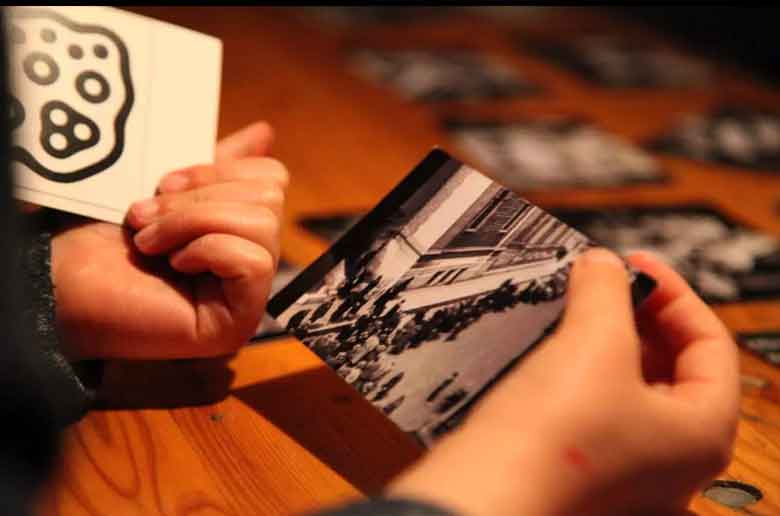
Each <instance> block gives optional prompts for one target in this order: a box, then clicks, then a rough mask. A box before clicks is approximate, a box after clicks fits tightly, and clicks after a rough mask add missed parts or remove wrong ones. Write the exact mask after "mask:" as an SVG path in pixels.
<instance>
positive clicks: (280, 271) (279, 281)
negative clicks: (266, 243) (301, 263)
mask: <svg viewBox="0 0 780 516" xmlns="http://www.w3.org/2000/svg"><path fill="white" fill-rule="evenodd" d="M299 272H301V269H300V267H296V266H295V265H292V264H291V263H289V262H288V261H286V260H285V259H283V258H282V259H281V260H279V265H277V267H276V274H274V278H273V280H272V281H271V292H270V293H269V297H272V296H273V295H274V294H276V293H277V292H279V291H280V290H282V289H283V288H284V287H285V286H287V284H288V283H290V281H292V280H293V278H295V276H297V275H298V273H299ZM285 334H286V332H285V331H284V327H283V326H282V325H280V324H279V323H278V322H276V319H274V318H273V317H271V316H270V315H268V313H266V314H265V315H263V319H262V320H261V321H260V326H258V328H257V333H255V336H254V337H252V339H250V342H261V341H265V340H268V339H272V338H274V337H279V336H282V335H285Z"/></svg>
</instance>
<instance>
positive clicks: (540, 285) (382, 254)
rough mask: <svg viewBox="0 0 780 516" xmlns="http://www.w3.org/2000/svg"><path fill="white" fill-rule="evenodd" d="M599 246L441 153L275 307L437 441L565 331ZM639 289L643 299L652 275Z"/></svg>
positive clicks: (362, 385) (299, 333)
mask: <svg viewBox="0 0 780 516" xmlns="http://www.w3.org/2000/svg"><path fill="white" fill-rule="evenodd" d="M592 245H593V242H592V241H591V240H590V239H589V238H588V237H586V236H585V235H584V234H582V233H580V232H579V231H576V230H575V229H572V228H571V227H569V226H567V225H566V224H564V223H562V222H561V221H559V220H558V219H556V218H554V217H552V216H551V215H549V214H548V213H545V212H544V211H543V210H541V209H540V208H537V207H536V206H533V205H532V204H530V203H529V202H527V201H525V200H523V199H521V198H519V197H517V196H516V195H515V194H513V193H512V192H511V191H510V190H509V189H507V188H506V187H503V186H501V185H499V184H498V183H496V182H494V181H492V180H491V179H489V178H488V177H487V176H485V175H483V174H481V173H480V172H477V171H476V170H474V169H472V168H470V167H468V166H466V165H463V164H462V163H461V162H459V161H457V160H455V159H453V158H451V157H450V156H449V155H447V154H446V153H444V152H442V151H440V150H434V151H433V152H432V153H431V154H430V155H429V156H428V157H427V158H426V159H425V160H424V161H423V162H422V163H421V164H420V165H419V166H418V167H417V168H416V169H415V170H414V171H413V172H412V173H411V174H410V175H409V176H407V177H406V178H405V179H404V180H403V181H402V182H401V184H400V185H398V186H397V187H396V188H395V189H394V190H393V191H392V192H391V193H390V194H389V195H388V196H387V197H385V199H383V200H382V202H381V203H380V204H379V205H378V206H377V207H376V208H374V209H373V210H372V211H371V212H369V213H368V214H367V215H366V216H365V217H364V218H363V219H361V220H360V221H359V222H358V223H357V224H355V225H354V226H353V227H352V228H351V229H350V230H349V231H348V232H347V233H346V234H345V235H344V236H343V237H341V238H340V239H339V240H338V241H337V242H336V243H335V244H334V245H333V246H332V247H331V249H330V250H329V251H328V252H327V253H326V254H324V255H323V256H322V257H320V258H319V259H318V260H317V261H316V262H315V263H314V264H313V265H311V266H310V267H309V268H307V269H306V270H305V271H304V272H302V273H301V274H300V275H299V276H298V277H297V278H296V279H295V280H294V281H293V282H292V283H290V284H289V285H288V286H287V287H286V288H285V289H283V290H282V291H281V292H280V293H279V294H277V295H276V296H275V297H274V298H273V299H272V300H271V302H270V303H269V312H270V313H271V314H272V315H273V316H275V317H276V318H277V320H278V321H279V323H280V324H282V325H284V326H285V329H286V330H287V331H289V332H290V333H292V334H294V335H295V336H296V337H298V338H299V339H300V340H301V341H303V342H304V343H305V344H306V345H307V346H308V347H309V348H310V349H312V350H313V351H314V352H315V353H316V354H317V355H319V356H320V357H321V358H322V359H323V360H324V361H325V362H326V363H327V364H328V365H329V366H331V367H332V368H333V369H335V370H336V371H337V373H338V374H339V375H340V376H342V378H344V380H345V381H347V382H348V383H350V384H351V385H353V386H354V387H355V388H356V389H357V390H359V391H360V392H361V393H362V394H363V395H364V396H365V398H367V399H368V400H369V401H371V402H372V403H373V404H374V405H375V406H376V407H377V408H379V409H380V410H382V411H383V412H384V413H385V414H387V416H388V417H389V418H390V419H391V420H392V421H394V422H395V423H396V424H397V425H398V426H399V427H400V428H401V429H402V430H404V431H406V432H409V433H411V434H413V435H415V436H416V437H417V438H418V439H419V440H420V441H421V442H422V443H424V444H425V445H430V444H431V443H432V442H433V441H434V440H435V439H436V438H437V437H438V436H440V435H442V434H444V433H446V432H447V431H448V430H449V429H451V428H453V427H454V426H455V425H456V424H457V423H458V422H459V421H460V420H461V419H462V417H463V415H464V414H465V413H466V412H467V411H468V408H469V407H470V406H471V405H472V403H474V402H475V401H476V400H477V399H478V398H479V397H480V395H481V394H482V393H484V392H485V391H486V389H488V388H489V386H490V385H492V383H493V382H494V381H496V379H497V378H499V377H500V376H501V375H502V374H503V373H504V372H505V371H507V370H509V368H511V367H512V365H513V364H514V363H515V362H516V361H517V360H518V359H519V358H520V357H521V356H522V355H523V354H524V353H526V352H527V351H528V350H529V349H530V348H531V347H532V346H534V345H535V344H536V343H537V342H539V341H540V340H541V339H543V338H544V337H545V336H546V335H547V334H548V333H549V332H550V331H551V330H552V328H553V327H554V325H555V323H556V321H557V320H558V319H559V317H560V315H561V312H562V310H563V308H564V301H565V299H564V298H565V293H566V286H567V283H568V275H569V271H570V268H571V264H572V261H573V260H574V259H575V258H576V257H577V256H578V255H579V254H581V253H582V252H583V251H585V250H586V249H588V248H589V247H591V246H592ZM633 285H634V288H635V293H634V294H635V299H636V300H639V299H642V298H643V297H644V296H646V295H647V294H648V293H649V291H650V289H652V286H653V282H652V280H650V279H649V278H647V277H646V276H644V275H635V280H634V282H633ZM507 335H511V338H507Z"/></svg>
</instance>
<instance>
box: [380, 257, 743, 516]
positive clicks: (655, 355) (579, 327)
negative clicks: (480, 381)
mask: <svg viewBox="0 0 780 516" xmlns="http://www.w3.org/2000/svg"><path fill="white" fill-rule="evenodd" d="M631 261H632V263H633V264H634V266H636V267H638V268H639V269H641V270H643V271H645V272H646V273H648V274H649V275H651V276H652V277H654V278H655V279H656V280H657V281H658V288H657V290H656V291H655V292H654V293H653V294H652V295H651V297H650V298H649V299H648V300H646V301H645V302H644V304H643V305H642V306H641V307H640V309H639V311H638V313H637V324H636V325H635V323H634V314H633V312H632V306H631V301H630V294H629V283H628V281H627V274H626V271H625V268H624V266H623V265H622V263H621V262H620V261H619V259H618V258H617V257H616V256H615V255H613V254H612V253H609V252H607V251H605V250H594V251H590V252H588V253H586V254H585V255H584V256H582V257H580V258H579V259H578V261H577V262H576V264H575V266H574V268H573V270H572V276H571V279H570V284H569V285H570V286H569V294H568V295H569V300H568V305H567V308H566V313H565V316H564V319H563V321H562V324H561V326H560V327H559V329H558V331H557V332H556V333H555V334H554V335H553V336H551V337H550V338H549V339H547V341H546V342H544V343H542V344H541V345H540V346H539V347H538V349H537V350H536V351H534V352H533V353H531V354H530V355H529V356H528V357H527V358H526V359H525V360H524V361H523V362H522V363H521V364H520V365H519V367H518V368H517V369H516V370H515V371H513V372H512V373H511V374H510V375H509V376H508V377H507V378H505V379H504V380H503V381H502V382H501V383H500V384H499V385H497V386H496V388H495V389H494V390H493V391H492V392H491V393H490V394H488V395H487V396H486V398H485V399H484V400H483V402H482V403H481V404H479V405H478V406H477V407H475V410H474V412H473V413H472V414H471V415H470V417H469V419H468V420H467V421H466V422H465V424H464V426H463V427H462V428H461V429H460V430H458V431H456V432H455V433H453V434H452V435H450V436H449V437H447V438H445V439H444V441H443V442H441V443H440V444H439V446H437V447H435V448H434V449H433V450H432V451H431V453H430V454H429V455H428V456H427V457H425V458H424V459H423V460H422V461H421V462H420V463H419V464H418V465H416V466H415V467H413V468H412V469H411V470H410V471H408V472H407V473H405V474H403V475H402V476H401V477H400V478H398V479H397V480H396V481H395V482H394V483H393V484H392V485H391V486H390V489H389V491H388V493H389V495H390V496H400V497H404V496H408V497H416V498H419V499H422V500H429V501H432V502H435V503H439V504H440V505H443V506H445V507H450V508H452V509H454V510H457V511H462V512H463V514H473V515H477V514H485V515H501V514H534V515H544V514H578V515H581V514H599V515H605V514H621V515H623V514H669V513H670V512H673V511H678V510H682V509H684V507H685V506H686V504H687V503H688V500H689V498H690V496H691V495H692V494H693V493H694V492H695V491H696V490H697V488H698V487H699V486H700V485H701V484H702V483H703V482H705V481H707V480H708V479H710V478H711V477H713V476H714V475H715V474H717V473H718V472H719V471H720V470H721V469H722V468H724V467H725V466H726V465H727V464H728V463H729V460H730V457H731V451H732V445H733V441H734V438H735V432H736V426H737V415H738V406H739V405H738V404H739V383H738V381H739V375H738V362H737V350H736V346H735V344H734V342H733V340H732V338H731V336H730V334H729V332H728V331H727V330H726V328H725V327H724V326H723V325H722V324H721V322H720V321H719V320H718V318H717V317H716V316H715V314H714V313H713V312H712V311H711V310H710V309H709V308H708V307H707V306H706V305H705V304H704V303H703V302H702V301H701V299H699V297H698V296H697V295H696V294H695V293H694V292H693V291H692V290H691V289H690V287H689V286H688V285H687V284H686V282H685V281H684V280H683V279H682V278H681V277H680V276H679V275H678V274H677V273H675V272H674V271H673V270H671V269H670V268H668V267H667V266H665V265H663V264H661V263H660V262H658V261H656V260H655V259H654V258H652V257H651V256H648V255H645V254H639V255H636V256H634V257H633V258H632V260H631ZM507 338H512V336H511V334H508V335H507Z"/></svg>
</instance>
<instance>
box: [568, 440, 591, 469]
mask: <svg viewBox="0 0 780 516" xmlns="http://www.w3.org/2000/svg"><path fill="white" fill-rule="evenodd" d="M564 458H565V459H566V462H568V463H569V464H571V465H572V466H574V467H575V468H577V469H578V470H580V471H582V472H584V473H590V472H591V471H592V470H593V463H592V462H591V460H590V459H589V458H588V457H587V455H585V454H584V453H583V452H582V450H580V449H579V448H577V447H575V446H572V447H569V448H566V450H565V451H564Z"/></svg>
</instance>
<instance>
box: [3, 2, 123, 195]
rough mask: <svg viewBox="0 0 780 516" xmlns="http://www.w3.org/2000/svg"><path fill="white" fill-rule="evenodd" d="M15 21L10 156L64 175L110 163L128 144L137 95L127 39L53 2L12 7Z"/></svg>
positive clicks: (87, 173)
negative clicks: (80, 20) (83, 21)
mask: <svg viewBox="0 0 780 516" xmlns="http://www.w3.org/2000/svg"><path fill="white" fill-rule="evenodd" d="M10 25H11V27H10V33H11V36H12V37H11V40H12V42H13V51H12V52H11V60H10V65H11V70H12V74H13V76H14V77H15V84H16V85H17V88H16V89H15V91H14V96H13V97H12V98H11V110H10V111H11V112H10V117H11V127H12V128H13V131H14V143H13V146H12V148H11V159H12V160H14V161H18V162H20V163H22V164H24V165H25V166H27V167H28V168H29V169H30V170H32V171H33V172H35V173H36V174H38V175H40V176H42V177H44V178H46V179H48V180H51V181H56V182H59V183H73V182H76V181H81V180H84V179H87V178H89V177H92V176H94V175H95V174H98V173H100V172H102V171H104V170H106V169H108V168H109V167H110V166H111V165H113V164H114V163H116V161H117V160H118V159H119V158H120V157H121V155H122V152H123V151H124V148H125V131H126V124H127V119H128V117H129V115H130V111H131V109H132V106H133V102H134V98H135V97H134V95H135V94H134V89H133V84H132V79H131V77H130V60H129V54H128V50H127V47H126V45H125V43H124V42H123V41H122V39H120V37H119V36H118V35H117V34H116V33H115V32H113V31H111V30H109V29H107V28H105V27H100V26H97V25H82V24H79V23H77V22H74V21H72V20H69V19H68V18H66V17H64V16H62V15H61V14H59V13H57V12H55V11H51V10H48V9H18V10H15V11H12V15H11V17H10Z"/></svg>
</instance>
